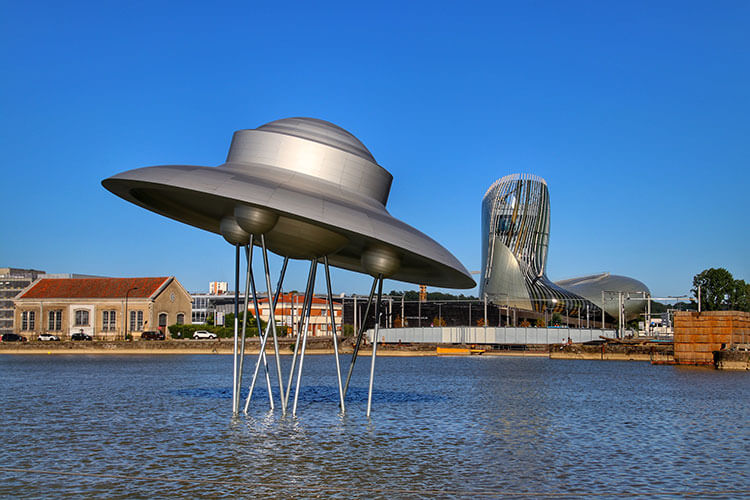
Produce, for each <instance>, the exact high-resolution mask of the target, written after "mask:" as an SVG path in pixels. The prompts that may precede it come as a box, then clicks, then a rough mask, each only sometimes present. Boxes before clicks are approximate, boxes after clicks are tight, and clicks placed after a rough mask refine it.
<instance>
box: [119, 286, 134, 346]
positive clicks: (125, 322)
mask: <svg viewBox="0 0 750 500" xmlns="http://www.w3.org/2000/svg"><path fill="white" fill-rule="evenodd" d="M133 290H138V287H137V286H134V287H133V288H131V289H129V290H128V291H127V292H125V313H124V314H123V315H122V340H127V339H128V295H130V292H132V291H133ZM131 326H133V325H131Z"/></svg>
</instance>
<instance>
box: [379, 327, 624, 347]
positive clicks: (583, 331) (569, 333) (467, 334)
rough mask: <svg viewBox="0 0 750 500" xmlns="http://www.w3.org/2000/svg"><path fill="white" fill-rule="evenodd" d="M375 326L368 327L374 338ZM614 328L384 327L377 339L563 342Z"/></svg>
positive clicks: (605, 334) (583, 339)
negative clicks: (373, 328) (372, 327)
mask: <svg viewBox="0 0 750 500" xmlns="http://www.w3.org/2000/svg"><path fill="white" fill-rule="evenodd" d="M373 334H374V330H372V329H370V330H368V331H367V339H368V340H369V341H370V342H372V340H373ZM615 335H616V332H615V331H614V330H602V329H598V328H592V329H588V328H521V327H486V328H485V327H473V326H454V327H423V328H381V329H380V330H379V332H378V342H385V343H393V344H397V343H399V342H402V343H408V344H517V345H522V344H540V345H544V344H561V343H565V342H567V341H568V338H570V340H571V342H574V343H580V342H589V341H591V340H600V336H601V337H609V338H613V337H615Z"/></svg>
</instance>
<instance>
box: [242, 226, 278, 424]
mask: <svg viewBox="0 0 750 500" xmlns="http://www.w3.org/2000/svg"><path fill="white" fill-rule="evenodd" d="M248 248H249V250H248V264H247V269H248V271H247V276H248V281H249V283H250V286H252V290H253V305H254V306H255V326H256V328H257V330H258V339H260V338H261V337H262V336H263V333H262V332H261V330H260V307H258V293H257V290H256V288H255V275H254V273H253V265H252V262H253V235H252V234H251V235H250V245H249V247H248ZM245 289H247V287H245ZM246 293H247V292H246ZM268 305H269V306H270V305H271V303H270V302H269V304H268ZM245 311H247V298H246V299H245ZM242 339H243V345H242V346H241V347H242V349H241V352H242V353H243V354H244V339H245V337H244V330H243V337H242ZM258 357H259V358H260V360H261V361H262V362H263V370H264V372H265V374H266V387H267V388H268V404H269V405H270V407H271V409H272V410H273V408H274V405H273V392H272V389H271V377H270V376H269V374H268V361H267V360H266V353H265V350H261V352H260V353H259V356H258ZM242 361H243V357H242V356H240V380H239V384H238V388H237V391H240V389H241V388H242ZM256 374H257V371H256ZM254 387H255V376H253V384H252V386H251V392H252V388H254ZM245 412H247V410H245Z"/></svg>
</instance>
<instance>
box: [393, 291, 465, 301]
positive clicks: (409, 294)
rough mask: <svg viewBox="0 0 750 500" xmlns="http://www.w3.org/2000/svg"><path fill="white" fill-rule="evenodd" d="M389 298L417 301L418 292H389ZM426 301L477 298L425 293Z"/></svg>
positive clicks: (462, 295)
mask: <svg viewBox="0 0 750 500" xmlns="http://www.w3.org/2000/svg"><path fill="white" fill-rule="evenodd" d="M388 295H389V296H390V297H398V298H399V300H400V299H401V296H402V295H403V296H404V300H406V301H416V300H419V292H418V291H416V290H406V291H405V292H401V291H398V290H391V291H390V293H389V294H388ZM427 300H446V301H450V300H479V299H478V298H477V297H474V296H473V295H464V294H459V295H453V294H450V293H442V292H427Z"/></svg>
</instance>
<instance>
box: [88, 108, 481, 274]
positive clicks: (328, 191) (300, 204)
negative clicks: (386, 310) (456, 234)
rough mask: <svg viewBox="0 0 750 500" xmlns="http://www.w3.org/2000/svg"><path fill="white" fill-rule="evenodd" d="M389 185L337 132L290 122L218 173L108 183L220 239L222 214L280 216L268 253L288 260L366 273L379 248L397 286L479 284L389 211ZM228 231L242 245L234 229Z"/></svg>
mask: <svg viewBox="0 0 750 500" xmlns="http://www.w3.org/2000/svg"><path fill="white" fill-rule="evenodd" d="M392 180H393V177H392V176H391V174H390V173H389V172H388V171H387V170H385V169H384V168H383V167H381V166H380V165H378V164H377V163H376V162H375V160H374V158H373V157H372V154H371V153H370V152H369V151H368V150H367V148H365V147H364V145H362V143H361V142H359V141H358V140H357V139H356V138H355V137H354V136H353V135H351V134H349V133H348V132H346V131H345V130H343V129H341V128H340V127H337V126H336V125H333V124H330V123H328V122H324V121H322V120H316V119H311V118H288V119H284V120H277V121H275V122H271V123H269V124H266V125H263V126H261V127H258V128H257V129H253V130H239V131H237V132H235V134H234V137H233V139H232V144H231V146H230V150H229V153H228V155H227V162H226V163H224V164H222V165H220V166H218V167H203V166H191V165H162V166H154V167H144V168H138V169H134V170H129V171H126V172H122V173H120V174H117V175H114V176H112V177H110V178H108V179H105V180H103V181H102V185H103V186H104V187H105V188H106V189H108V190H109V191H111V192H113V193H114V194H116V195H118V196H120V197H121V198H123V199H125V200H127V201H129V202H131V203H134V204H136V205H139V206H141V207H143V208H146V209H148V210H151V211H153V212H156V213H159V214H161V215H164V216H166V217H169V218H172V219H174V220H178V221H180V222H184V223H186V224H190V225H192V226H195V227H198V228H201V229H205V230H207V231H211V232H214V233H217V234H222V231H221V220H222V219H224V218H225V217H231V218H234V217H236V216H238V215H239V219H238V220H239V223H240V224H241V225H245V227H246V228H251V227H254V226H253V224H255V222H252V221H251V220H249V219H248V218H247V217H243V214H244V213H246V212H247V210H250V212H252V209H262V210H265V211H267V212H270V213H272V214H273V215H272V216H271V217H270V218H271V219H273V218H277V219H276V220H275V222H274V224H273V225H271V227H270V228H268V229H266V233H265V237H266V242H267V244H268V248H269V249H271V250H272V251H273V252H275V253H277V254H279V255H282V256H289V257H292V258H311V257H317V258H322V257H323V256H325V255H328V258H329V263H330V265H332V266H336V267H340V268H344V269H349V270H352V271H357V272H362V273H368V269H367V267H366V266H365V265H364V264H363V262H362V255H363V254H364V253H365V252H366V251H367V250H368V249H370V248H382V249H386V250H387V251H388V252H389V253H390V254H391V255H392V256H393V258H395V259H396V260H398V266H397V268H398V269H397V270H396V271H395V272H394V273H393V274H392V276H391V278H392V279H396V280H401V281H407V282H411V283H417V284H426V285H431V286H439V287H449V288H471V287H473V286H475V283H474V280H473V279H472V278H471V275H470V273H469V272H468V271H467V270H466V268H465V267H464V266H463V265H462V264H461V263H460V262H459V261H458V259H456V258H455V257H454V256H453V255H452V254H451V253H450V252H449V251H448V250H446V249H445V248H444V247H443V246H441V245H440V244H438V243H437V242H435V241H434V240H433V239H431V238H430V237H428V236H427V235H425V234H423V233H421V232H420V231H418V230H417V229H415V228H413V227H411V226H409V225H407V224H405V223H403V222H401V221H399V220H398V219H396V218H395V217H393V216H391V215H390V214H389V213H388V211H387V210H386V208H385V204H386V202H387V201H388V194H389V192H390V186H391V182H392ZM269 220H270V219H269ZM256 222H257V221H256ZM225 224H227V223H225ZM269 225H270V224H269ZM240 227H241V226H240ZM264 229H265V228H264ZM225 232H226V233H227V235H228V236H229V238H230V240H232V241H235V240H236V239H237V234H236V232H234V231H233V232H231V233H230V232H228V231H225ZM368 274H369V273H368Z"/></svg>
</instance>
